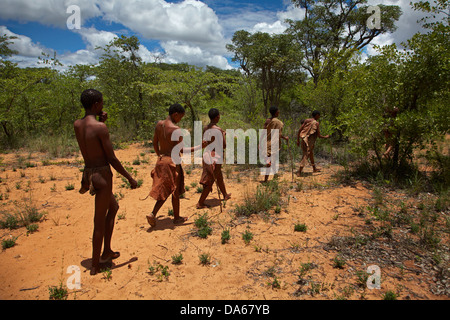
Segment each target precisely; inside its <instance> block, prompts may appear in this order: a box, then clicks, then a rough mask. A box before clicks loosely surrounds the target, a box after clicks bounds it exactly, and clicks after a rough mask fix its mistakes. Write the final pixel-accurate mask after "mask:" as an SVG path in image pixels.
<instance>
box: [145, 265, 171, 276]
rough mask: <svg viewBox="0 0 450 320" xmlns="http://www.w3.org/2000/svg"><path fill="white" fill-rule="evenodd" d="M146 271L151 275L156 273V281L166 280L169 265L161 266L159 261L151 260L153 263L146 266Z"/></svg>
mask: <svg viewBox="0 0 450 320" xmlns="http://www.w3.org/2000/svg"><path fill="white" fill-rule="evenodd" d="M158 272H159V273H158ZM148 273H149V274H150V275H152V276H153V275H156V277H157V279H158V281H163V280H167V279H168V278H169V275H170V273H169V266H163V265H162V264H161V263H159V262H156V261H153V264H152V265H150V266H149V268H148Z"/></svg>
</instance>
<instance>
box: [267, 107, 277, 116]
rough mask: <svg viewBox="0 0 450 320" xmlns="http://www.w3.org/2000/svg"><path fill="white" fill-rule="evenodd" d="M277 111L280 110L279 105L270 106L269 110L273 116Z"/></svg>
mask: <svg viewBox="0 0 450 320" xmlns="http://www.w3.org/2000/svg"><path fill="white" fill-rule="evenodd" d="M277 111H278V107H277V106H271V107H270V108H269V112H270V114H271V115H272V117H275V114H276V113H277Z"/></svg>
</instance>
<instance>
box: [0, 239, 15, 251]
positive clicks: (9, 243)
mask: <svg viewBox="0 0 450 320" xmlns="http://www.w3.org/2000/svg"><path fill="white" fill-rule="evenodd" d="M17 238H18V237H10V238H9V239H4V240H2V248H3V250H5V249H8V248H12V247H14V246H15V245H16V241H17Z"/></svg>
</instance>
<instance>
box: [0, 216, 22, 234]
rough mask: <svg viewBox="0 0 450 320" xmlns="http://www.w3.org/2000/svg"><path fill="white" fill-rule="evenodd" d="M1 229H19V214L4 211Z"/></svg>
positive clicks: (0, 221)
mask: <svg viewBox="0 0 450 320" xmlns="http://www.w3.org/2000/svg"><path fill="white" fill-rule="evenodd" d="M0 228H1V229H10V230H13V229H17V228H19V220H18V218H17V215H15V214H11V213H4V214H3V218H2V219H1V220H0Z"/></svg>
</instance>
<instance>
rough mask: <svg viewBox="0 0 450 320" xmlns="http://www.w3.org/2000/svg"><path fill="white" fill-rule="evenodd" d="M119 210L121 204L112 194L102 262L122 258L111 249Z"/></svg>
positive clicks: (106, 220) (107, 216)
mask: <svg viewBox="0 0 450 320" xmlns="http://www.w3.org/2000/svg"><path fill="white" fill-rule="evenodd" d="M118 210H119V204H118V203H117V200H116V198H115V197H114V195H113V194H112V193H111V199H110V201H109V209H108V214H107V215H106V219H105V238H104V243H103V254H102V256H101V260H103V261H104V260H109V259H116V258H118V257H119V256H120V253H119V252H114V251H113V250H112V249H111V238H112V234H113V230H114V221H115V218H116V214H117V211H118Z"/></svg>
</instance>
